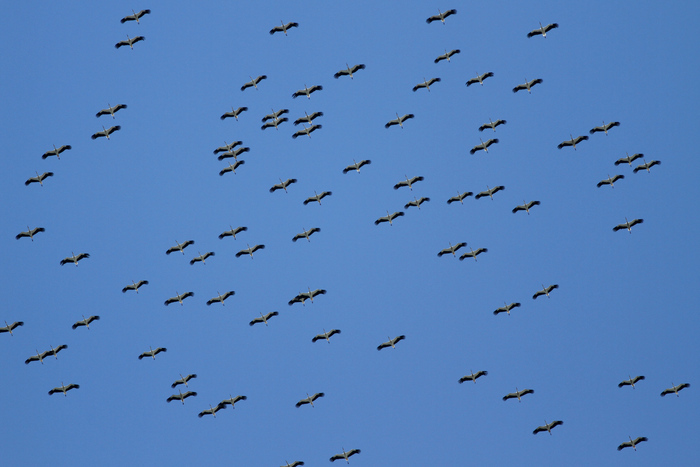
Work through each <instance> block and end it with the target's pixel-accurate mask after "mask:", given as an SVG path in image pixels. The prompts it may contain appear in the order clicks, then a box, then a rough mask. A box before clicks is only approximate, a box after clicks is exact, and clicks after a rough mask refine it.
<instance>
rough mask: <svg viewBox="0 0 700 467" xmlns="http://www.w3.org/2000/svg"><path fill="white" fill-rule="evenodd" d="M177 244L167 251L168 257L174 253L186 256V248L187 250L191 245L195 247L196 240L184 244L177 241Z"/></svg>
mask: <svg viewBox="0 0 700 467" xmlns="http://www.w3.org/2000/svg"><path fill="white" fill-rule="evenodd" d="M175 243H177V245H175V246H173V247H170V248H168V249H167V251H166V252H165V254H166V255H169V254H170V253H172V252H173V251H179V252H180V253H182V254H183V255H184V254H185V251H184V250H185V248H187V247H188V246H190V245H194V240H187V241H186V242H182V243H179V242H178V241H177V240H175Z"/></svg>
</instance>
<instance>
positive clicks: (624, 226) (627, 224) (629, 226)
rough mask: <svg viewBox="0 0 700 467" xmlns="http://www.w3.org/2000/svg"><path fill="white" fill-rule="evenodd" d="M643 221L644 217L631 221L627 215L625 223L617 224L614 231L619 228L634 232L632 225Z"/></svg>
mask: <svg viewBox="0 0 700 467" xmlns="http://www.w3.org/2000/svg"><path fill="white" fill-rule="evenodd" d="M642 222H644V219H634V220H633V221H632V222H630V221H628V220H627V218H626V217H625V223H624V224H618V225H616V226H615V227H613V231H614V232H617V231H618V230H622V229H627V231H628V232H629V233H630V234H632V227H633V226H635V225H637V224H641V223H642Z"/></svg>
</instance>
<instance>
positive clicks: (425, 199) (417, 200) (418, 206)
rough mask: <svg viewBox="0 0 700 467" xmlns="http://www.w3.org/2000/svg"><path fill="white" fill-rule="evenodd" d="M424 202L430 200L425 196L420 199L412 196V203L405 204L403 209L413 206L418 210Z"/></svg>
mask: <svg viewBox="0 0 700 467" xmlns="http://www.w3.org/2000/svg"><path fill="white" fill-rule="evenodd" d="M426 201H430V198H426V197H425V196H423V197H421V199H416V197H415V196H414V197H413V201H409V202H408V203H406V204H405V205H404V207H403V208H404V209H408V208H410V207H411V206H415V207H417V208H418V209H420V205H421V204H423V203H425V202H426Z"/></svg>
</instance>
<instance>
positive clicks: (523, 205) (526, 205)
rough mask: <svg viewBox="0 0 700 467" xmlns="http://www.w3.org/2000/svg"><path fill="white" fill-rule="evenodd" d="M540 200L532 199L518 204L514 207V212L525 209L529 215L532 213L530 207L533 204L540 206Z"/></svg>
mask: <svg viewBox="0 0 700 467" xmlns="http://www.w3.org/2000/svg"><path fill="white" fill-rule="evenodd" d="M539 205H540V202H539V201H530V202H529V203H525V202H523V204H520V205H518V206H515V207H514V208H513V214H515V213H516V212H518V211H525V212H527V214H528V216H529V215H530V209H532V207H533V206H539Z"/></svg>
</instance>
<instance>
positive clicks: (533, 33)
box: [527, 23, 559, 38]
mask: <svg viewBox="0 0 700 467" xmlns="http://www.w3.org/2000/svg"><path fill="white" fill-rule="evenodd" d="M558 27H559V25H558V24H557V23H552V24H548V25H547V26H542V23H540V27H539V28H538V29H533V30H532V31H530V32H528V33H527V37H532V36H537V35H538V34H542V37H544V38H546V37H547V33H548V32H549V31H551V30H552V29H555V28H558Z"/></svg>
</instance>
